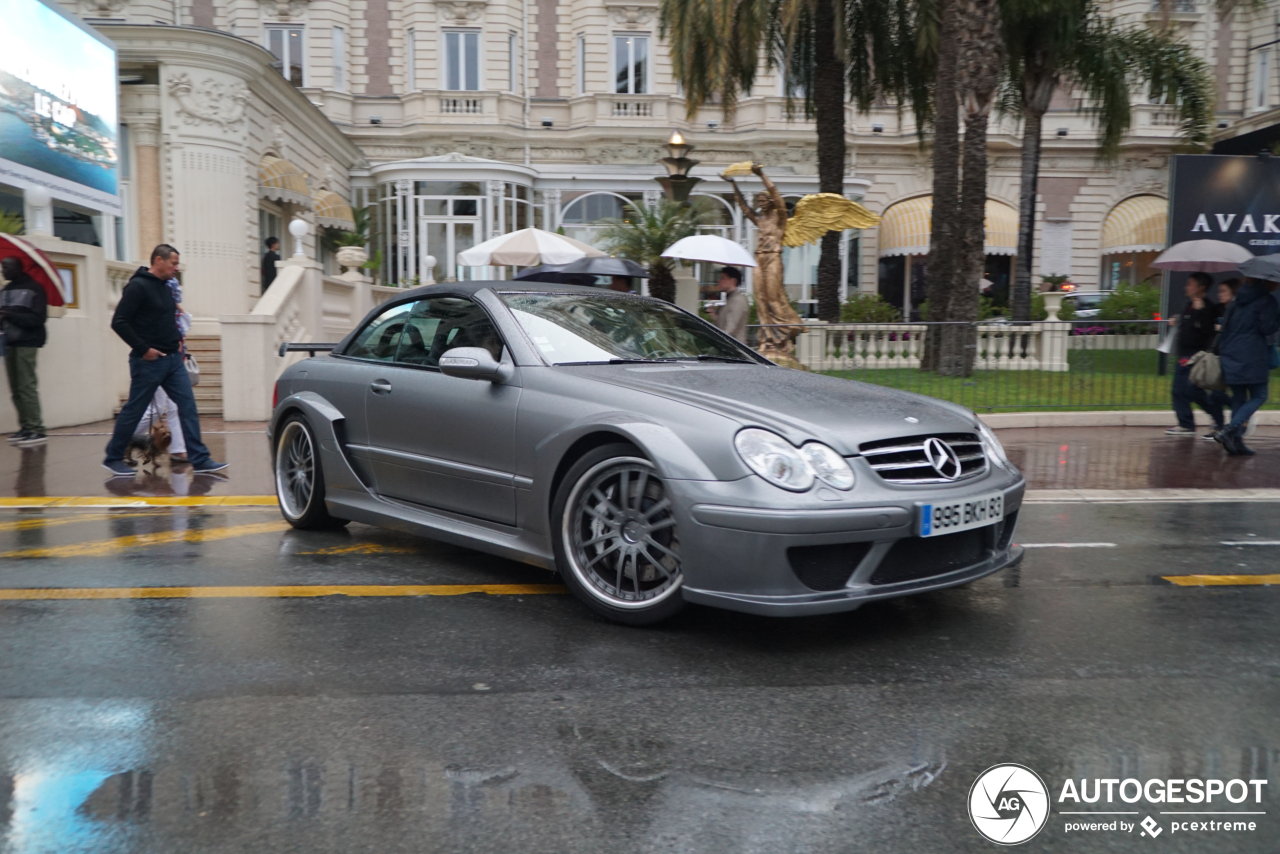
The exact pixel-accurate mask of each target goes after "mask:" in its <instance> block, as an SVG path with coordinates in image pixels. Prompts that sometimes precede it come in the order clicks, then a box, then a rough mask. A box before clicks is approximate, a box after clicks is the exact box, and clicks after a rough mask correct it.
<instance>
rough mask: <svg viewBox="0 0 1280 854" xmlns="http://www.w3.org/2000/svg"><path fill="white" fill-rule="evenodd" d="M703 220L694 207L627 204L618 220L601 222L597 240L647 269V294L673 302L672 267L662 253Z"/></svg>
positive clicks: (695, 230) (677, 203)
mask: <svg viewBox="0 0 1280 854" xmlns="http://www.w3.org/2000/svg"><path fill="white" fill-rule="evenodd" d="M703 219H704V215H703V213H702V212H701V211H700V210H699V209H698V208H697V207H695V206H689V205H684V204H680V203H679V202H672V201H668V200H666V199H662V200H661V201H659V202H658V204H657V206H656V207H654V208H652V209H650V208H647V207H644V206H642V205H637V204H634V203H629V204H628V205H627V206H626V209H625V212H624V215H623V216H622V217H620V218H616V217H615V218H610V219H603V220H600V224H601V225H604V226H605V227H604V229H603V230H602V231H601V232H600V234H599V236H598V238H597V240H598V242H599V243H600V245H601V247H602V248H604V249H605V250H606V251H608V252H611V253H612V254H614V255H617V256H619V257H622V258H626V259H627V260H629V261H635V262H636V263H637V264H643V265H644V266H645V267H647V268H648V270H649V295H650V296H654V297H657V298H658V299H663V300H666V301H667V302H670V303H674V302H675V301H676V279H675V264H676V262H675V261H674V260H672V259H670V258H663V257H662V253H663V251H665V250H666V248H667V247H668V246H670V245H671V244H673V243H675V242H676V241H677V240H679V239H680V238H682V237H688V236H689V235H691V234H694V233H695V232H697V230H698V225H699V224H700V223H701V222H702V220H703Z"/></svg>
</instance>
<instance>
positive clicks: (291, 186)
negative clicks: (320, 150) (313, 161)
mask: <svg viewBox="0 0 1280 854" xmlns="http://www.w3.org/2000/svg"><path fill="white" fill-rule="evenodd" d="M258 196H259V197H260V198H263V199H274V200H276V201H278V202H288V203H289V204H291V205H300V206H302V207H304V208H309V207H311V187H310V186H308V184H307V173H306V172H304V171H303V170H302V167H301V166H298V165H297V164H295V163H290V162H289V161H288V160H285V159H284V158H282V157H274V156H272V155H270V154H268V155H267V156H266V157H264V158H262V162H261V163H259V164H258Z"/></svg>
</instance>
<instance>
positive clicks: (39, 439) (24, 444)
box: [17, 430, 49, 448]
mask: <svg viewBox="0 0 1280 854" xmlns="http://www.w3.org/2000/svg"><path fill="white" fill-rule="evenodd" d="M47 441H49V439H48V437H47V436H45V434H43V433H37V432H35V431H34V430H33V431H32V432H30V433H28V434H27V435H25V436H23V437H22V438H21V439H19V440H18V442H17V445H18V447H19V448H34V447H35V446H36V445H43V444H44V443H45V442H47Z"/></svg>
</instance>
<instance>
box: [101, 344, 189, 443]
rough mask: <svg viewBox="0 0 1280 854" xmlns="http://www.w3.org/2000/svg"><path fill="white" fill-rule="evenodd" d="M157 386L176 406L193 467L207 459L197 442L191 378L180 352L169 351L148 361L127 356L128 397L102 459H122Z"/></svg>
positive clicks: (138, 357)
mask: <svg viewBox="0 0 1280 854" xmlns="http://www.w3.org/2000/svg"><path fill="white" fill-rule="evenodd" d="M157 388H163V389H164V393H165V394H167V395H169V399H170V400H172V401H173V402H174V403H175V404H177V406H178V421H179V422H180V423H181V424H182V435H183V437H184V438H185V439H186V440H187V449H188V450H187V456H188V458H189V459H190V460H191V462H192V463H194V464H195V465H197V466H199V465H200V464H201V463H204V462H205V461H206V460H208V459H209V449H208V448H206V447H205V446H204V442H202V441H200V416H199V415H198V414H197V413H196V396H195V395H194V394H193V393H192V392H191V378H190V377H188V376H187V369H186V368H185V367H184V366H183V364H182V354H181V353H170V354H169V355H167V356H161V357H160V358H158V359H156V360H154V361H151V362H148V361H147V360H146V359H143V358H141V357H140V356H130V357H129V400H128V402H127V403H125V405H124V408H122V409H121V410H120V415H119V416H118V417H117V418H116V429H115V432H114V433H112V434H111V441H110V442H108V443H107V458H106V460H105V461H104V462H108V463H114V462H120V461H121V460H123V459H124V452H125V450H126V449H127V448H128V447H129V440H130V439H132V438H133V434H134V432H135V431H136V430H137V429H138V422H139V421H141V420H142V416H143V414H144V413H145V412H146V411H147V407H148V406H150V405H151V401H152V399H153V398H154V397H155V395H156V389H157Z"/></svg>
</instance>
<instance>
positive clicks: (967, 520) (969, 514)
mask: <svg viewBox="0 0 1280 854" xmlns="http://www.w3.org/2000/svg"><path fill="white" fill-rule="evenodd" d="M919 507H920V536H922V537H937V536H940V535H942V534H954V533H957V532H959V531H967V530H969V529H970V528H981V527H983V526H985V525H994V524H995V523H996V522H999V521H1000V520H1001V519H1003V518H1004V493H1002V492H996V493H993V494H991V495H980V496H977V497H975V498H965V499H963V500H961V501H948V502H946V503H942V502H939V503H937V504H921V505H919Z"/></svg>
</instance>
